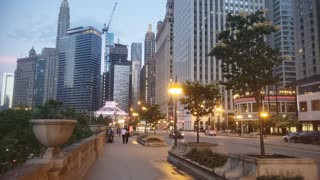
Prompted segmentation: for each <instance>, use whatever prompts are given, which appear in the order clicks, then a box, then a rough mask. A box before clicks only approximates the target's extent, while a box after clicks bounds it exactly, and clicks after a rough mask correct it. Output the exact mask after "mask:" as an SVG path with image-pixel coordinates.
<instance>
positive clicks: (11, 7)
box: [0, 0, 167, 73]
mask: <svg viewBox="0 0 320 180" xmlns="http://www.w3.org/2000/svg"><path fill="white" fill-rule="evenodd" d="M61 1H62V0H1V1H0V27H1V33H0V72H12V73H13V72H14V70H15V69H16V61H17V58H22V57H26V56H28V54H29V50H30V49H31V48H32V46H34V49H35V50H36V52H37V54H40V53H41V50H42V48H44V47H55V41H56V35H57V21H58V14H59V8H60V4H61ZM166 1H167V0H68V2H69V8H70V27H71V28H72V27H77V26H84V27H85V26H93V27H95V28H97V29H99V30H101V29H102V28H103V24H104V23H106V22H107V21H108V20H109V18H110V16H111V12H112V9H113V6H114V4H115V2H118V5H117V8H116V11H115V13H114V15H113V19H112V22H111V25H110V28H109V32H113V33H114V34H115V42H117V41H118V39H119V40H120V43H121V44H126V45H131V43H132V42H140V43H142V44H143V42H144V36H145V33H146V32H147V30H148V25H149V24H152V29H153V31H154V32H155V33H156V24H157V22H158V21H159V20H163V19H164V16H165V11H166ZM128 49H129V50H130V46H129V47H128ZM142 54H143V52H142ZM128 58H129V59H130V53H129V57H128Z"/></svg>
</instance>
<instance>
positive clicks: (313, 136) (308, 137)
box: [290, 131, 320, 144]
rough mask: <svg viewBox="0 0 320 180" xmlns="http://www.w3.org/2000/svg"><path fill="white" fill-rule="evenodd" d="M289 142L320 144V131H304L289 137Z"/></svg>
mask: <svg viewBox="0 0 320 180" xmlns="http://www.w3.org/2000/svg"><path fill="white" fill-rule="evenodd" d="M290 142H293V143H297V142H301V143H304V144H320V131H305V132H302V133H299V134H298V135H297V136H294V137H291V139H290Z"/></svg>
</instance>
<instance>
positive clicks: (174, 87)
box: [169, 76, 182, 147]
mask: <svg viewBox="0 0 320 180" xmlns="http://www.w3.org/2000/svg"><path fill="white" fill-rule="evenodd" d="M181 93H182V88H181V87H180V86H179V84H178V82H177V76H176V80H175V83H173V84H171V87H170V88H169V94H171V95H172V96H175V100H174V123H173V129H174V147H176V146H177V106H178V105H177V104H178V96H179V95H180V94H181Z"/></svg>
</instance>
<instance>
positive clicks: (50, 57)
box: [41, 48, 58, 103]
mask: <svg viewBox="0 0 320 180" xmlns="http://www.w3.org/2000/svg"><path fill="white" fill-rule="evenodd" d="M41 56H42V57H43V58H44V59H45V60H46V68H45V69H46V71H45V80H44V92H43V102H44V103H45V102H46V101H47V100H49V99H56V95H57V76H58V72H57V71H58V53H57V51H56V49H55V48H43V49H42V52H41Z"/></svg>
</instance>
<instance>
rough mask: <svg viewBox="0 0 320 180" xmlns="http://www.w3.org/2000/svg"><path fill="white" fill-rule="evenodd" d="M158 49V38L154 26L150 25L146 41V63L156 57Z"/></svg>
mask: <svg viewBox="0 0 320 180" xmlns="http://www.w3.org/2000/svg"><path fill="white" fill-rule="evenodd" d="M155 49H156V38H155V34H154V32H152V26H151V24H149V28H148V32H147V33H146V35H145V39H144V63H145V64H146V63H147V62H148V61H150V60H151V59H152V58H153V57H154V53H155Z"/></svg>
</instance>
